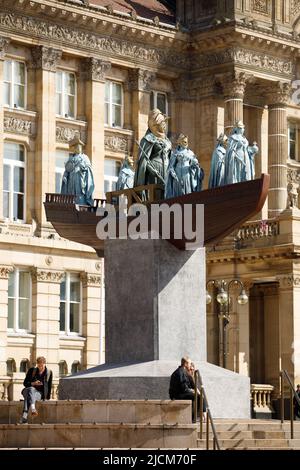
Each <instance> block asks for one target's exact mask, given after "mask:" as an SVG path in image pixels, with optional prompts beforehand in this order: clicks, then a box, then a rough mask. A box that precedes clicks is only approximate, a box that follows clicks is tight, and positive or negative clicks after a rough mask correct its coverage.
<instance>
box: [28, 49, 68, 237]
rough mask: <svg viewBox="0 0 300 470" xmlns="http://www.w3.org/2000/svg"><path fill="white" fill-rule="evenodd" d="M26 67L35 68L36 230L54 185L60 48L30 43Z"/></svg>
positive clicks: (43, 220) (42, 217) (40, 226)
mask: <svg viewBox="0 0 300 470" xmlns="http://www.w3.org/2000/svg"><path fill="white" fill-rule="evenodd" d="M31 53H32V62H31V64H30V67H31V68H33V69H35V83H36V109H37V112H38V122H37V136H36V152H35V185H34V205H35V215H36V218H37V223H38V232H40V231H41V229H42V227H43V226H48V225H47V224H46V214H45V211H44V206H43V202H44V199H45V193H48V192H54V189H55V152H56V109H55V103H56V76H55V72H56V66H57V63H58V61H59V60H60V58H61V55H62V51H61V50H57V49H53V48H51V47H46V46H37V47H34V48H33V49H32V51H31Z"/></svg>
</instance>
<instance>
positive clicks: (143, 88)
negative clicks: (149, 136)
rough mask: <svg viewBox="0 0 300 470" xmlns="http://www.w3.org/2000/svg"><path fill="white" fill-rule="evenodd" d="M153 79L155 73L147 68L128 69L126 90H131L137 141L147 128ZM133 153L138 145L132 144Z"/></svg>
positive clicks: (133, 121)
mask: <svg viewBox="0 0 300 470" xmlns="http://www.w3.org/2000/svg"><path fill="white" fill-rule="evenodd" d="M154 80H155V74H154V73H152V72H151V71H149V70H142V69H133V70H128V81H127V91H129V92H131V98H132V105H131V110H132V129H134V131H135V134H134V139H135V140H137V141H138V142H140V141H141V139H142V138H143V137H144V135H145V133H146V131H147V129H148V114H149V111H150V93H151V84H152V83H153V81H154ZM133 149H134V151H133V154H134V156H135V157H136V156H137V153H138V147H137V145H136V144H134V146H133Z"/></svg>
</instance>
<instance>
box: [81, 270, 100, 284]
mask: <svg viewBox="0 0 300 470" xmlns="http://www.w3.org/2000/svg"><path fill="white" fill-rule="evenodd" d="M80 279H81V281H82V283H83V286H84V287H100V286H101V281H102V278H101V276H100V275H99V274H88V273H82V274H81V275H80Z"/></svg>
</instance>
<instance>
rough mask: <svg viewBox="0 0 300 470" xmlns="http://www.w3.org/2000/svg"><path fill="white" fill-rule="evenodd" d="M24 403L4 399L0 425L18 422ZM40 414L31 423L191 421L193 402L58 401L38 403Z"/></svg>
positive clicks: (186, 422)
mask: <svg viewBox="0 0 300 470" xmlns="http://www.w3.org/2000/svg"><path fill="white" fill-rule="evenodd" d="M22 409H23V402H22V401H20V402H8V401H7V402H5V401H0V424H16V423H18V422H19V420H20V417H21V415H22ZM36 409H37V410H38V413H39V415H38V416H37V417H35V418H34V420H32V418H31V416H30V414H29V422H30V423H35V424H41V423H48V424H56V423H79V424H80V423H94V422H95V421H96V422H97V423H131V424H148V423H150V424H170V425H171V424H177V423H178V424H191V422H192V420H191V415H192V411H191V401H183V400H181V401H175V400H163V401H161V400H72V401H68V400H58V401H52V400H50V401H46V402H43V401H41V402H37V403H36Z"/></svg>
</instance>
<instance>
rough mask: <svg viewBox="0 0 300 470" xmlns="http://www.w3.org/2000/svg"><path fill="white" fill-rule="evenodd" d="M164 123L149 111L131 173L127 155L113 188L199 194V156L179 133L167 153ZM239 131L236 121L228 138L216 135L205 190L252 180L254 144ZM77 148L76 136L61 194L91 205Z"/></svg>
mask: <svg viewBox="0 0 300 470" xmlns="http://www.w3.org/2000/svg"><path fill="white" fill-rule="evenodd" d="M167 119H168V118H167V117H166V116H165V115H164V114H163V113H162V112H161V111H160V110H159V109H154V110H152V111H151V112H150V113H149V117H148V130H147V132H146V134H145V136H144V137H143V139H142V140H141V142H140V144H139V143H138V146H139V152H138V159H137V162H136V170H135V171H134V163H133V159H132V157H129V156H127V157H126V158H125V160H124V162H123V164H122V167H121V170H120V173H119V177H118V181H117V185H116V189H117V190H124V189H131V188H133V187H137V186H146V185H149V184H157V185H161V186H163V188H164V192H165V198H166V199H170V198H173V197H179V196H183V195H185V194H190V193H192V192H197V191H201V189H202V182H203V178H204V171H203V169H202V168H201V167H200V165H199V161H198V158H197V156H196V155H195V154H194V152H193V151H192V150H191V149H190V148H189V145H188V137H187V136H186V135H184V134H180V135H179V137H178V139H177V145H176V148H175V149H172V144H171V142H170V140H169V139H168V137H167V133H166V130H167ZM244 131H245V126H244V124H243V123H242V122H241V121H238V122H237V123H236V125H235V127H234V128H233V131H232V133H231V135H230V136H229V138H228V137H227V136H226V135H225V134H223V133H222V134H221V135H220V136H219V138H218V140H217V145H216V147H215V149H214V152H213V154H212V160H211V170H210V177H209V185H208V186H209V188H216V187H219V186H225V185H227V184H233V183H239V182H242V181H250V180H252V179H254V178H255V162H254V159H255V156H256V155H257V153H258V150H259V149H258V147H257V144H256V142H254V143H253V145H249V142H248V140H247V139H246V137H245V136H244ZM82 146H83V142H81V141H80V139H79V137H76V138H75V139H74V141H73V142H71V144H70V150H73V153H72V154H71V155H70V157H69V159H68V161H67V162H66V164H65V173H64V175H63V181H62V188H61V193H62V194H72V195H75V196H76V203H77V204H81V205H90V206H92V205H93V191H94V179H93V173H92V167H91V163H90V161H89V158H88V157H87V155H85V154H84V153H83V151H82Z"/></svg>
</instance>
